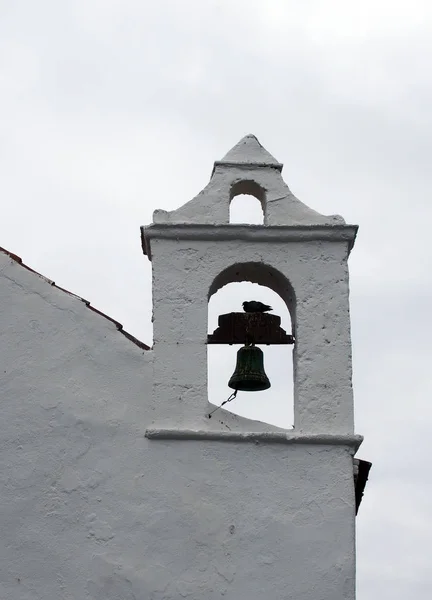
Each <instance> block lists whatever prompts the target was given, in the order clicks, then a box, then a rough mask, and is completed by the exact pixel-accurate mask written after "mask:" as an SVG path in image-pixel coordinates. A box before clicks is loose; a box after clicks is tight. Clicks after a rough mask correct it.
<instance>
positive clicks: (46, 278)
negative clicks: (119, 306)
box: [0, 246, 150, 350]
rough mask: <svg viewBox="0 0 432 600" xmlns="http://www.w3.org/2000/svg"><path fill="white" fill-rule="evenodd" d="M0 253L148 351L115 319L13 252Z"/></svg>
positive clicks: (147, 347)
mask: <svg viewBox="0 0 432 600" xmlns="http://www.w3.org/2000/svg"><path fill="white" fill-rule="evenodd" d="M0 252H2V253H3V254H6V255H7V256H9V257H10V258H11V259H12V260H14V261H15V262H16V263H18V264H19V265H20V266H21V267H24V269H27V270H28V271H31V272H32V273H35V275H38V277H40V278H41V279H43V280H45V281H46V282H47V283H48V284H49V285H51V286H52V287H55V288H57V289H58V290H60V291H62V292H64V293H65V294H68V295H69V296H72V297H74V298H77V299H78V300H81V302H84V304H85V305H86V307H87V308H89V309H90V310H92V311H93V312H95V313H97V314H98V315H101V316H102V317H104V318H105V319H107V320H108V321H111V323H114V325H115V326H116V327H117V330H118V331H120V333H122V334H123V335H124V336H125V337H126V338H127V339H128V340H130V341H131V342H133V343H134V344H135V345H136V346H138V348H141V349H142V350H150V346H147V344H144V342H141V340H139V339H137V338H136V337H135V336H133V335H132V334H130V333H129V332H127V331H125V330H124V329H123V325H122V324H121V323H119V322H118V321H116V320H115V319H113V318H112V317H110V316H109V315H107V314H105V313H103V312H102V311H100V310H98V309H97V308H95V307H94V306H92V305H91V304H90V302H89V301H88V300H85V299H84V298H82V297H81V296H78V295H77V294H74V293H73V292H70V291H69V290H66V289H65V288H62V287H60V286H59V285H56V283H55V282H54V281H52V280H51V279H48V277H45V275H42V273H38V271H35V270H34V269H32V268H31V267H29V266H28V265H26V264H25V263H24V262H23V260H22V258H21V257H20V256H18V255H17V254H14V253H13V252H10V251H9V250H6V248H2V247H1V246H0Z"/></svg>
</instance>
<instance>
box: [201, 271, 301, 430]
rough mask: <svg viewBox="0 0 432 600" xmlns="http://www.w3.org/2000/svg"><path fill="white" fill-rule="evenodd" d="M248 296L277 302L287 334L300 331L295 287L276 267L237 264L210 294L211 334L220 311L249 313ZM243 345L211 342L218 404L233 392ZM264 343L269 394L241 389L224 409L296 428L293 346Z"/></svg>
mask: <svg viewBox="0 0 432 600" xmlns="http://www.w3.org/2000/svg"><path fill="white" fill-rule="evenodd" d="M245 300H257V301H260V302H263V303H265V304H269V305H270V306H272V307H273V311H272V313H271V314H275V315H278V316H279V317H280V318H281V327H282V328H283V329H284V330H285V331H286V332H287V334H291V333H294V324H295V296H294V291H293V289H292V287H291V285H290V284H289V282H288V281H287V280H286V279H285V278H284V277H283V276H282V275H281V274H280V273H279V272H278V271H276V269H273V268H272V267H269V266H266V265H263V264H262V263H247V264H242V265H234V266H233V267H230V268H229V269H226V270H225V271H223V272H222V273H220V274H219V275H218V277H216V279H215V280H214V282H213V284H212V286H211V288H210V292H209V306H208V331H209V333H210V334H211V333H213V331H214V330H215V329H216V328H217V326H218V317H219V315H221V314H226V313H230V312H243V309H242V303H243V302H244V301H245ZM240 347H241V345H240V344H239V345H232V346H230V345H227V344H223V345H222V344H221V345H218V344H215V345H213V344H209V345H208V363H207V368H208V399H209V402H210V403H211V404H214V405H215V406H220V405H221V403H222V402H223V401H224V400H226V399H227V398H228V396H229V395H230V393H231V392H232V390H231V389H230V388H229V387H228V381H229V379H230V377H231V375H232V374H233V371H234V368H235V364H236V355H237V352H238V350H239V348H240ZM260 347H261V350H262V351H263V352H264V367H265V372H266V374H267V376H268V378H269V379H270V382H271V388H270V389H269V390H266V391H263V392H239V393H238V395H237V397H236V399H235V400H234V401H233V402H232V403H230V404H227V405H226V406H225V407H224V408H225V409H226V410H229V411H230V412H232V413H234V414H238V415H240V416H243V417H247V418H249V419H254V420H257V421H263V422H266V423H271V424H274V425H277V426H278V427H283V428H286V429H289V428H292V427H293V423H294V416H293V414H294V400H293V397H294V393H293V392H294V390H293V360H292V352H293V346H292V345H285V344H283V345H271V346H260Z"/></svg>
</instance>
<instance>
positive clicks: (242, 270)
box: [207, 262, 296, 329]
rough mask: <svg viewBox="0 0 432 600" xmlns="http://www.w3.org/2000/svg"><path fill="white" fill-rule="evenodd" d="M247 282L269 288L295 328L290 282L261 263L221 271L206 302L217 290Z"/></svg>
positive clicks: (239, 265) (293, 296)
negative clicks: (277, 296)
mask: <svg viewBox="0 0 432 600" xmlns="http://www.w3.org/2000/svg"><path fill="white" fill-rule="evenodd" d="M241 281H249V282H250V283H257V284H258V285H262V286H265V287H268V288H270V289H271V290H273V291H274V292H275V293H276V294H278V295H279V296H280V297H281V298H282V300H283V301H284V302H285V304H286V306H287V308H288V310H289V313H290V315H291V321H292V325H293V329H294V328H295V306H296V299H295V292H294V288H293V287H292V285H291V283H290V281H289V280H288V279H287V278H286V277H285V275H283V274H282V273H281V272H280V271H278V270H277V269H275V268H274V267H272V266H270V265H267V264H265V263H262V262H246V263H236V264H234V265H231V266H230V267H227V268H226V269H224V270H223V271H221V272H220V273H219V274H218V275H217V276H216V277H215V279H214V280H213V283H212V284H211V286H210V289H209V292H208V298H207V299H208V300H210V298H211V297H212V296H213V294H215V293H216V292H217V291H218V290H220V289H221V288H223V287H224V286H225V285H228V284H229V283H234V282H236V283H239V282H241Z"/></svg>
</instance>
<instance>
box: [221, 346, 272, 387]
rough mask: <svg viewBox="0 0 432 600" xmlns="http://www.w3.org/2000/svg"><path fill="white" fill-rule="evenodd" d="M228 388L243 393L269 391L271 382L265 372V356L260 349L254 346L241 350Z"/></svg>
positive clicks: (244, 347)
mask: <svg viewBox="0 0 432 600" xmlns="http://www.w3.org/2000/svg"><path fill="white" fill-rule="evenodd" d="M228 386H229V387H230V388H231V389H233V390H239V391H241V392H260V391H262V390H268V388H269V387H270V381H269V379H268V377H267V375H266V374H265V371H264V354H263V351H262V350H261V349H260V348H257V347H256V346H253V345H247V346H243V348H240V350H239V351H238V352H237V364H236V368H235V371H234V373H233V375H232V377H231V379H230V380H229V382H228Z"/></svg>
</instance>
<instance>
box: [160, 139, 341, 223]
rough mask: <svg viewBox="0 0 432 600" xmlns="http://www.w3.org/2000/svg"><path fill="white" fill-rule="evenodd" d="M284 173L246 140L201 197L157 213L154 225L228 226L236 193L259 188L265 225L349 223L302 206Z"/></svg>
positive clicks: (256, 143) (217, 171) (219, 165)
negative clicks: (230, 206)
mask: <svg viewBox="0 0 432 600" xmlns="http://www.w3.org/2000/svg"><path fill="white" fill-rule="evenodd" d="M281 170H282V165H281V164H280V163H278V162H277V160H276V159H275V158H273V156H271V154H270V153H269V152H267V150H265V149H264V148H263V147H262V146H261V144H260V143H259V141H258V140H257V138H256V137H255V136H254V135H248V136H245V137H244V138H243V139H242V140H240V142H239V143H238V144H236V145H235V146H234V148H232V149H231V150H230V151H229V152H228V153H227V154H226V155H225V157H224V158H223V159H222V160H221V161H217V162H216V163H215V166H214V169H213V173H212V177H211V179H210V182H209V183H208V185H207V186H206V187H205V188H204V189H203V190H202V192H200V194H198V196H196V197H195V198H193V199H192V200H191V201H190V202H188V203H187V204H185V205H184V206H182V207H180V208H178V209H177V210H173V211H165V210H156V211H155V212H154V214H153V221H154V223H207V224H218V225H223V224H227V223H229V204H230V201H231V199H232V197H233V193H234V195H237V194H253V195H255V193H256V189H257V187H258V188H259V189H260V195H261V198H260V200H261V201H262V204H263V211H264V224H265V225H319V224H325V225H332V224H343V223H344V222H345V221H344V219H343V218H342V217H341V216H339V215H330V216H325V215H321V214H320V213H318V212H316V211H315V210H313V209H311V208H309V207H308V206H307V205H306V204H304V203H303V202H300V200H298V199H297V198H296V197H295V196H294V194H293V193H292V192H291V190H290V189H289V187H288V186H287V184H286V183H285V182H284V180H283V179H282V175H281V173H280V171H281ZM251 182H252V183H251ZM254 190H255V193H254Z"/></svg>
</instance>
